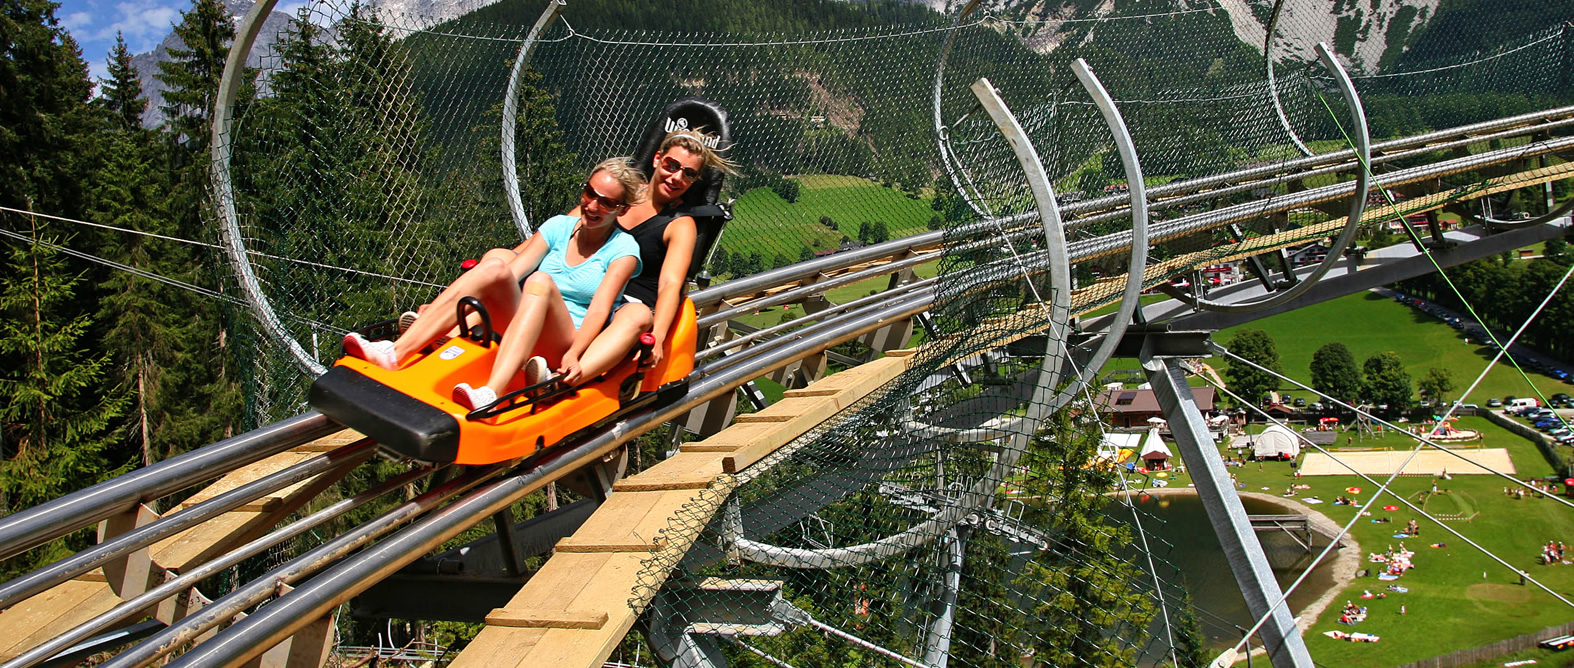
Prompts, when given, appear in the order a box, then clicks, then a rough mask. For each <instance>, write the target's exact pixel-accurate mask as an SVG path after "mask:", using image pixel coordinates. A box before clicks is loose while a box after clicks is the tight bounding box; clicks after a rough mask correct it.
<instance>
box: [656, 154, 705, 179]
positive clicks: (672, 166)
mask: <svg viewBox="0 0 1574 668" xmlns="http://www.w3.org/2000/svg"><path fill="white" fill-rule="evenodd" d="M661 168H662V169H663V170H665V171H666V172H667V173H668V174H676V173H678V172H683V180H684V181H688V182H689V183H693V182H695V181H698V180H699V179H700V173H699V170H697V169H694V168H693V167H684V166H683V163H680V162H678V161H677V160H674V159H672V158H666V159H663V160H662V161H661Z"/></svg>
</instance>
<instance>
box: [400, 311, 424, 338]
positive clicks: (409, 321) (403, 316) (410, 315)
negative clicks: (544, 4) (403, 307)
mask: <svg viewBox="0 0 1574 668" xmlns="http://www.w3.org/2000/svg"><path fill="white" fill-rule="evenodd" d="M419 317H421V316H420V315H419V314H417V313H416V312H415V311H405V312H404V313H400V314H399V333H400V334H404V333H405V332H408V331H410V328H411V327H412V326H414V325H415V319H416V318H419Z"/></svg>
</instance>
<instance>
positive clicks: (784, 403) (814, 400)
mask: <svg viewBox="0 0 1574 668" xmlns="http://www.w3.org/2000/svg"><path fill="white" fill-rule="evenodd" d="M837 408H839V406H838V405H837V403H836V398H835V397H834V396H831V397H788V398H785V399H782V400H781V401H778V402H776V403H774V404H771V405H770V407H768V408H766V409H765V410H763V411H760V412H758V413H745V414H743V415H739V416H738V417H737V418H735V420H734V421H735V422H737V423H739V424H750V423H757V422H792V421H793V420H809V421H812V422H814V423H815V424H819V423H821V422H824V421H825V420H826V418H829V417H831V416H832V415H835V414H836V410H837Z"/></svg>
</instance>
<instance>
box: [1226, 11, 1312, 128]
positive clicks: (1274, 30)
mask: <svg viewBox="0 0 1574 668" xmlns="http://www.w3.org/2000/svg"><path fill="white" fill-rule="evenodd" d="M1243 4H1244V3H1243ZM1283 10H1284V0H1275V1H1274V3H1273V16H1271V17H1270V18H1269V19H1268V27H1267V29H1266V30H1264V31H1263V41H1262V61H1263V71H1264V72H1265V73H1266V74H1267V75H1268V97H1269V99H1272V100H1273V111H1274V113H1275V114H1276V115H1278V117H1279V126H1280V127H1283V128H1284V134H1285V135H1286V136H1288V137H1289V138H1290V142H1291V143H1293V144H1295V149H1296V150H1298V151H1300V152H1301V155H1304V156H1306V157H1312V156H1314V155H1316V154H1315V153H1312V149H1309V148H1307V147H1306V144H1305V143H1304V142H1302V141H1301V136H1300V135H1299V134H1296V132H1295V128H1294V127H1292V126H1291V125H1290V117H1289V116H1286V115H1285V113H1284V101H1283V100H1280V99H1279V79H1278V77H1277V75H1276V73H1275V72H1274V68H1273V37H1274V35H1276V34H1278V32H1279V16H1280V15H1281V14H1282V13H1283ZM1241 11H1250V10H1248V9H1245V8H1244V7H1243V8H1242V9H1241Z"/></svg>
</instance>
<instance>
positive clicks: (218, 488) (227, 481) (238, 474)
mask: <svg viewBox="0 0 1574 668" xmlns="http://www.w3.org/2000/svg"><path fill="white" fill-rule="evenodd" d="M316 456H318V455H317V454H315V453H311V452H283V453H280V454H277V455H274V456H272V457H269V458H267V459H264V460H262V461H259V462H252V463H250V464H247V465H246V466H243V467H241V468H239V469H236V470H234V471H231V472H230V473H229V474H228V475H225V476H224V477H222V478H219V480H218V482H215V483H213V484H211V485H208V486H207V487H205V488H203V490H202V491H200V492H197V493H196V494H193V495H191V498H189V499H186V500H185V501H182V502H180V507H181V508H182V509H185V508H190V507H192V506H195V505H197V504H199V503H202V502H203V501H207V500H208V499H211V498H213V497H215V496H218V495H220V494H223V493H225V492H228V491H230V490H232V489H235V488H236V487H240V486H241V485H244V484H246V483H249V482H251V481H253V480H257V479H259V478H262V477H263V476H266V475H270V474H273V473H278V472H279V471H282V470H284V469H287V468H289V467H291V466H294V465H296V464H299V463H301V462H304V461H306V460H308V459H311V458H312V457H316ZM282 493H283V490H280V491H279V492H275V493H274V494H270V495H268V497H272V496H275V495H280V494H282ZM268 497H263V498H265V499H266V498H268ZM257 503H258V502H252V503H249V504H246V505H247V506H250V505H256V504H257ZM242 509H243V510H263V508H245V507H243V508H242Z"/></svg>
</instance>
